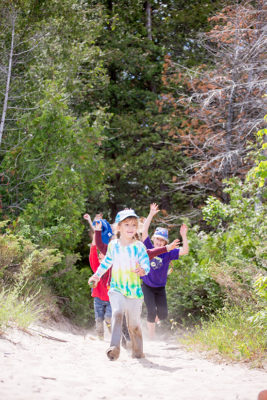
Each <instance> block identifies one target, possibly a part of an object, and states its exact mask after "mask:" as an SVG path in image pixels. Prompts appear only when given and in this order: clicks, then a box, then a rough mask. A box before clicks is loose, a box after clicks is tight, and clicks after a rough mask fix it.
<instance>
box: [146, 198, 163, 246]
mask: <svg viewBox="0 0 267 400" xmlns="http://www.w3.org/2000/svg"><path fill="white" fill-rule="evenodd" d="M159 211H160V209H159V207H158V205H157V204H156V203H152V204H150V211H149V214H148V216H147V219H146V220H145V223H144V226H143V231H142V241H143V242H144V241H145V240H146V238H147V237H148V229H149V226H150V224H151V221H152V219H153V217H154V216H155V215H156V214H157V213H158V212H159Z"/></svg>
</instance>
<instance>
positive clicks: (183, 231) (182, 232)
mask: <svg viewBox="0 0 267 400" xmlns="http://www.w3.org/2000/svg"><path fill="white" fill-rule="evenodd" d="M187 231H188V227H187V225H185V224H182V225H181V228H180V234H181V236H182V237H184V236H186V235H187Z"/></svg>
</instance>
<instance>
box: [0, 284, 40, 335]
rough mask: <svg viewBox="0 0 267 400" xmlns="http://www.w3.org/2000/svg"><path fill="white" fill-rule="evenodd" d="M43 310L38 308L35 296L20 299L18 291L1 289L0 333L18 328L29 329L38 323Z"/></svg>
mask: <svg viewBox="0 0 267 400" xmlns="http://www.w3.org/2000/svg"><path fill="white" fill-rule="evenodd" d="M41 311H42V309H41V308H40V307H36V303H35V299H34V296H31V297H28V298H19V297H18V294H17V291H16V290H8V289H1V292H0V331H1V332H4V331H5V330H6V329H7V328H8V327H10V326H12V327H14V326H16V327H19V328H24V329H25V328H27V327H28V326H29V325H30V324H31V323H33V322H34V321H36V320H37V319H38V317H39V315H40V313H41Z"/></svg>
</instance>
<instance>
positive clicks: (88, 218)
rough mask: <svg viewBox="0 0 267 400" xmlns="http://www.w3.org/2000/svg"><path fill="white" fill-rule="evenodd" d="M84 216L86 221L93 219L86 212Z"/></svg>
mask: <svg viewBox="0 0 267 400" xmlns="http://www.w3.org/2000/svg"><path fill="white" fill-rule="evenodd" d="M83 218H84V219H85V220H86V221H88V222H90V221H91V217H90V215H89V214H84V216H83Z"/></svg>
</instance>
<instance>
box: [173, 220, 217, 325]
mask: <svg viewBox="0 0 267 400" xmlns="http://www.w3.org/2000/svg"><path fill="white" fill-rule="evenodd" d="M188 239H189V243H190V251H189V255H187V256H183V257H181V258H180V259H179V260H178V261H174V262H172V265H173V268H172V269H173V272H172V273H171V274H170V275H169V279H168V283H167V299H168V306H169V317H170V319H172V320H174V321H176V322H179V323H183V322H185V323H193V322H196V321H199V320H200V318H202V317H203V316H205V317H209V315H211V314H212V313H214V312H215V311H216V310H217V309H218V308H221V307H222V306H223V300H224V295H223V293H222V290H221V288H220V286H219V284H218V283H217V282H216V281H215V280H214V279H213V277H212V276H211V274H210V272H209V270H208V268H207V267H206V264H205V263H203V262H202V257H201V255H200V251H201V247H202V246H203V241H204V240H205V237H201V233H199V232H198V227H194V228H192V229H189V233H188Z"/></svg>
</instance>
